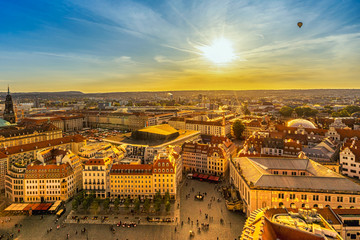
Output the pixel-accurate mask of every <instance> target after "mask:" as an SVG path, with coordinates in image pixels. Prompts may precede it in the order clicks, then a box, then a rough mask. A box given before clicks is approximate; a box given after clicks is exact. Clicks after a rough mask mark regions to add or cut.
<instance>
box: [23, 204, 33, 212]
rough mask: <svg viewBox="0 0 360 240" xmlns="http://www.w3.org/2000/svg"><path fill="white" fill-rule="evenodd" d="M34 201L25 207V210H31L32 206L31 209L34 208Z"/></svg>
mask: <svg viewBox="0 0 360 240" xmlns="http://www.w3.org/2000/svg"><path fill="white" fill-rule="evenodd" d="M34 205H35V204H34V203H30V204H28V205H27V206H26V207H25V208H24V211H29V210H30V208H31V209H34Z"/></svg>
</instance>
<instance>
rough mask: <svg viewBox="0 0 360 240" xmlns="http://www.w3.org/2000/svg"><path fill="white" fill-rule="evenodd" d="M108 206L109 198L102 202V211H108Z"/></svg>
mask: <svg viewBox="0 0 360 240" xmlns="http://www.w3.org/2000/svg"><path fill="white" fill-rule="evenodd" d="M109 206H110V199H109V198H106V199H105V200H104V202H103V207H104V209H106V210H107V209H109Z"/></svg>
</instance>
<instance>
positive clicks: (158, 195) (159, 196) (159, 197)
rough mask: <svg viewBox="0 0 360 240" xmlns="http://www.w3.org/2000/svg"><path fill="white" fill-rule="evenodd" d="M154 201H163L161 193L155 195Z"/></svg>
mask: <svg viewBox="0 0 360 240" xmlns="http://www.w3.org/2000/svg"><path fill="white" fill-rule="evenodd" d="M154 200H155V201H156V200H161V193H160V191H157V192H156V193H155V197H154Z"/></svg>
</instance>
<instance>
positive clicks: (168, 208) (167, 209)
mask: <svg viewBox="0 0 360 240" xmlns="http://www.w3.org/2000/svg"><path fill="white" fill-rule="evenodd" d="M170 208H171V204H170V202H169V201H167V202H166V203H165V210H166V212H169V211H170Z"/></svg>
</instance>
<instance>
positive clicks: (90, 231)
mask: <svg viewBox="0 0 360 240" xmlns="http://www.w3.org/2000/svg"><path fill="white" fill-rule="evenodd" d="M215 186H217V185H216V184H212V183H207V182H200V181H197V180H188V179H186V180H184V183H183V185H182V188H181V193H180V220H178V223H177V225H176V224H169V225H166V223H163V224H157V225H156V224H154V225H142V224H141V223H140V225H138V226H137V227H132V228H122V227H115V230H116V231H115V233H112V232H111V231H110V226H111V225H110V224H106V223H104V224H82V223H80V224H78V223H66V224H64V225H65V227H61V228H60V229H58V230H57V229H56V226H57V225H59V223H60V224H62V223H63V222H64V220H65V219H66V216H67V215H68V214H69V212H70V211H69V210H70V209H71V202H70V203H68V204H67V206H68V207H67V209H68V211H67V213H66V214H65V215H64V216H62V217H61V218H60V219H59V223H55V220H56V216H55V215H44V218H43V219H40V218H41V217H40V216H6V217H1V219H3V220H4V219H6V218H8V217H10V218H11V221H10V222H8V223H2V225H1V230H0V234H2V233H5V232H13V233H15V234H14V239H19V240H21V239H67V234H69V239H119V240H125V239H128V240H133V239H179V240H180V239H190V234H189V231H190V230H192V231H193V232H194V233H195V235H194V236H193V238H192V239H214V240H216V239H217V238H218V239H227V240H228V239H237V237H238V236H240V235H241V231H242V228H243V225H244V223H245V219H246V218H245V215H244V214H243V213H239V212H230V211H228V210H227V209H226V205H225V200H224V199H223V198H222V196H221V193H220V192H219V191H217V190H216V189H215ZM192 189H194V190H193V191H192ZM199 192H200V193H206V195H205V197H204V200H202V201H201V200H195V199H194V196H195V194H197V193H199ZM188 194H190V196H189V197H188V198H187V195H188ZM212 198H213V199H215V201H210V200H211V199H212ZM218 199H220V201H218ZM209 203H211V207H210V206H209ZM206 215H207V216H208V217H207V218H206V217H205V216H206ZM89 217H91V215H89ZM99 217H101V216H99ZM119 218H121V216H119ZM188 218H190V221H188ZM220 219H223V222H222V223H220ZM197 220H198V222H199V227H201V223H204V224H209V229H208V230H201V232H199V231H198V226H197ZM142 221H145V220H142ZM182 221H183V225H182V224H181V222H182ZM191 222H192V224H191ZM15 224H22V227H17V228H15V227H14V226H15ZM51 227H52V231H51V232H49V233H47V230H49V229H50V228H51ZM84 228H86V232H85V233H82V232H81V229H84ZM175 228H176V231H175ZM18 229H20V233H18ZM76 231H77V234H76ZM5 239H6V238H5Z"/></svg>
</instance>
